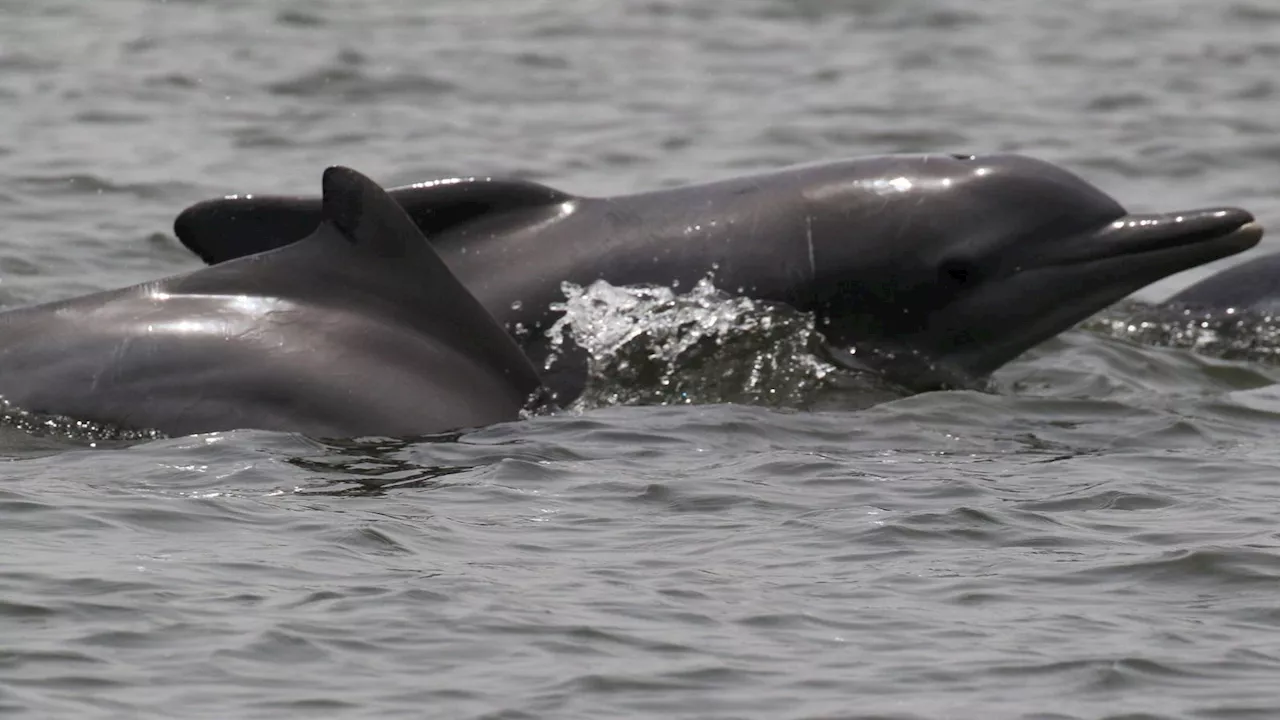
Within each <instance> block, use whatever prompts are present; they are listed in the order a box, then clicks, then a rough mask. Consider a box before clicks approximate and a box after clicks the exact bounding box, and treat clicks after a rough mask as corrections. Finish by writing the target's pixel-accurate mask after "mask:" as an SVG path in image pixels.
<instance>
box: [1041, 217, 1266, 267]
mask: <svg viewBox="0 0 1280 720" xmlns="http://www.w3.org/2000/svg"><path fill="white" fill-rule="evenodd" d="M1262 232H1263V228H1262V225H1261V224H1260V223H1259V222H1258V221H1257V220H1255V219H1254V217H1253V216H1252V215H1250V214H1249V213H1247V212H1245V211H1244V210H1237V209H1221V210H1210V211H1195V212H1189V213H1169V214H1162V215H1149V216H1144V215H1127V216H1125V217H1123V218H1120V219H1118V220H1116V221H1115V222H1113V223H1111V224H1110V225H1108V226H1106V227H1105V228H1102V229H1101V230H1098V231H1097V232H1095V233H1094V234H1093V235H1092V236H1091V237H1089V238H1088V239H1087V240H1086V241H1085V242H1084V243H1083V247H1080V246H1078V245H1077V246H1075V247H1076V249H1075V251H1067V252H1064V253H1061V254H1057V253H1055V254H1052V255H1047V256H1041V257H1040V258H1036V260H1037V261H1036V262H1034V263H1029V264H1028V266H1026V267H1025V269H1027V270H1031V269H1035V268H1040V267H1068V266H1072V265H1081V264H1087V263H1095V262H1099V261H1102V262H1105V261H1107V260H1118V259H1121V258H1128V257H1132V256H1141V255H1147V254H1154V253H1159V252H1161V251H1168V250H1175V249H1179V248H1188V247H1190V246H1196V245H1203V246H1205V248H1206V249H1209V248H1214V249H1221V250H1223V251H1227V252H1226V254H1232V252H1230V251H1231V250H1234V252H1239V251H1241V250H1246V249H1248V248H1250V247H1253V246H1254V245H1256V244H1257V243H1258V240H1260V239H1261V238H1262Z"/></svg>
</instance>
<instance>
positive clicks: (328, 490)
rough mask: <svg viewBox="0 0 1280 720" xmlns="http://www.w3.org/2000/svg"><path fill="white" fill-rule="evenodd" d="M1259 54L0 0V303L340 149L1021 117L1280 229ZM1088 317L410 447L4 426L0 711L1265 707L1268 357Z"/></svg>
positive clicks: (759, 714) (889, 136) (160, 253)
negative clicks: (888, 394)
mask: <svg viewBox="0 0 1280 720" xmlns="http://www.w3.org/2000/svg"><path fill="white" fill-rule="evenodd" d="M1277 70H1280V11H1278V10H1276V9H1275V8H1274V7H1273V6H1272V5H1271V4H1269V3H1267V2H1263V1H1262V0H1254V1H1253V2H1226V1H1224V2H1205V1H1193V0H1129V2H1125V3H1116V2H1110V1H1107V2H1103V1H1102V0H1079V1H1077V2H1071V3H1044V2H1042V3H1029V2H1022V1H1018V2H1015V1H1014V0H989V1H988V2H984V3H974V2H961V1H960V0H956V1H954V2H944V1H942V0H910V1H906V2H902V1H899V2H891V1H890V0H741V1H739V2H732V3H728V2H712V1H711V0H680V1H676V0H665V1H664V0H655V1H653V2H620V1H618V2H606V1H604V0H554V1H552V0H545V1H537V0H521V1H519V2H517V1H516V0H466V1H464V0H433V1H432V2H429V3H428V2H418V1H410V0H383V1H382V2H377V3H374V2H336V1H330V0H319V1H318V0H308V2H305V3H303V2H276V3H260V2H259V3H251V2H247V1H237V0H225V1H222V2H201V1H199V0H183V1H179V0H170V1H169V2H154V1H147V0H95V1H94V2H92V3H89V2H73V1H72V0H0V108H3V109H2V110H0V219H3V227H4V234H3V238H0V302H2V303H3V304H6V305H14V304H18V303H27V302H36V301H45V300H53V299H57V298H62V297H67V296H70V295H73V294H77V293H82V292H87V291H91V290H98V289H104V288H112V287H118V286H121V285H124V284H128V283H132V282H137V281H141V280H145V279H150V278H154V277H158V276H161V275H164V274H169V273H174V272H180V271H185V270H189V269H193V268H195V267H198V262H197V261H196V260H195V258H193V257H191V256H189V255H188V254H187V253H186V252H185V251H184V250H183V249H182V248H181V247H180V246H179V245H178V244H177V243H176V241H175V240H174V239H173V238H172V236H171V230H170V226H171V223H172V219H173V216H174V215H175V214H176V213H177V211H178V210H180V209H181V208H182V207H184V206H185V205H186V204H188V203H190V202H194V201H196V200H200V199H204V198H207V197H211V196H217V195H221V194H226V193H233V192H259V193H266V192H297V193H315V192H318V190H319V178H320V172H321V171H322V170H323V168H324V167H325V166H327V165H331V164H339V163H340V164H347V165H350V166H352V167H355V168H357V169H359V170H361V171H363V172H365V173H367V174H369V175H370V176H372V177H374V178H375V179H377V180H379V181H380V182H383V183H384V184H388V185H390V184H399V183H406V182H412V181H417V180H423V179H429V178H433V177H437V176H442V175H454V174H461V175H477V174H488V173H493V174H502V175H516V176H521V177H528V178H533V179H536V180H539V181H541V182H545V183H548V184H551V185H554V186H556V187H559V188H562V189H564V190H566V191H569V192H579V193H585V194H596V195H602V194H610V193H620V192H628V191H639V190H645V189H651V188H654V187H659V186H663V185H669V184H674V183H679V182H689V181H697V180H711V179H716V178H721V177H726V176H730V175H734V174H739V173H745V172H752V171H758V170H764V169H769V168H774V167H777V166H779V165H782V164H788V163H795V162H808V161H815V160H822V159H826V158H834V157H845V156H853V155H861V154H871V153H881V152H896V151H925V150H927V151H940V152H990V151H998V150H1014V151H1019V152H1024V153H1027V154H1031V155H1035V156H1038V157H1042V158H1045V159H1047V160H1051V161H1054V162H1058V163H1060V164H1062V165H1064V166H1066V167H1068V168H1069V169H1071V170H1073V171H1075V172H1077V173H1079V174H1081V175H1082V176H1083V177H1085V178H1087V179H1088V180H1090V181H1091V182H1093V183H1095V184H1097V185H1098V186H1099V187H1101V188H1103V189H1104V190H1106V191H1108V192H1109V193H1111V194H1113V195H1114V196H1116V197H1117V198H1119V199H1120V200H1121V201H1122V202H1123V203H1124V204H1125V205H1126V206H1127V207H1129V208H1130V209H1131V210H1134V211H1143V210H1174V209H1184V208H1195V207H1203V206H1211V205H1224V204H1228V205H1239V206H1243V207H1245V208H1247V209H1249V210H1251V211H1253V212H1254V213H1255V214H1256V215H1257V216H1258V217H1259V218H1260V219H1261V220H1262V222H1263V223H1264V224H1268V225H1274V226H1276V227H1280V99H1278V98H1280V74H1278V73H1277ZM1276 242H1277V241H1276V240H1274V239H1273V238H1272V237H1268V238H1266V239H1264V241H1263V245H1264V249H1270V248H1272V247H1275V244H1276ZM1255 252H1258V251H1255ZM1228 262H1229V261H1228ZM1223 265H1224V263H1219V264H1218V265H1217V266H1218V267H1221V266H1223ZM1212 269H1213V268H1200V269H1197V270H1194V271H1191V272H1188V273H1185V274H1183V275H1181V276H1178V277H1175V278H1171V279H1169V280H1167V281H1165V282H1162V283H1160V284H1158V285H1157V286H1154V287H1152V288H1149V289H1148V290H1146V291H1144V292H1143V293H1140V296H1139V297H1140V299H1146V300H1153V299H1159V298H1161V297H1163V296H1165V295H1167V294H1169V292H1171V291H1173V290H1176V289H1178V288H1180V287H1183V286H1185V285H1187V284H1189V283H1190V282H1192V281H1193V280H1194V279H1196V278H1198V277H1201V276H1203V275H1205V274H1207V273H1208V272H1210V271H1211V270H1212ZM724 309H725V308H724V307H720V308H719V310H724ZM708 311H709V312H716V311H717V310H716V309H715V308H712V309H710V310H708ZM756 319H757V320H758V319H759V317H757V318H756ZM791 320H792V319H789V318H779V319H778V322H780V323H783V324H786V323H788V322H791ZM771 327H772V326H771ZM1091 327H1093V330H1076V331H1072V332H1070V333H1067V334H1065V335H1063V336H1061V337H1059V338H1057V339H1055V340H1053V341H1051V342H1048V343H1046V344H1045V345H1043V346H1042V347H1040V348H1037V349H1035V350H1034V351H1032V352H1030V353H1028V354H1027V356H1026V357H1024V358H1022V359H1020V360H1019V361H1017V362H1015V363H1013V364H1012V365H1010V366H1009V367H1007V368H1006V369H1004V370H1003V371H1001V372H1000V373H999V374H998V376H997V377H996V379H995V383H994V387H993V390H994V391H993V392H990V393H979V392H948V393H932V394H927V395H920V396H916V397H910V398H905V399H899V400H894V401H891V402H888V403H885V404H881V405H877V406H875V407H872V408H869V409H859V408H856V407H854V406H852V405H846V404H844V400H843V399H842V396H840V395H839V394H838V393H829V394H825V395H824V394H823V393H822V392H821V391H818V397H817V399H816V400H815V399H814V398H813V397H812V396H806V398H807V399H806V400H805V402H803V403H800V402H790V401H789V400H788V399H787V398H783V399H782V400H781V401H778V399H777V398H773V397H770V396H769V394H768V390H769V388H771V387H774V388H777V387H782V385H785V384H786V383H791V384H790V385H786V387H787V388H788V392H791V391H793V390H794V391H796V392H800V391H802V390H803V391H804V392H806V393H808V392H810V391H811V390H812V388H811V387H810V385H811V383H809V382H808V381H809V380H810V379H813V378H816V377H817V376H816V375H815V374H813V373H819V372H820V370H815V367H816V366H813V365H811V364H809V360H811V359H804V358H793V360H794V362H795V363H798V364H793V365H787V359H786V358H785V357H777V356H770V355H768V349H767V348H762V349H758V351H750V350H748V351H747V352H745V353H743V355H745V358H744V357H739V356H735V357H733V358H726V359H725V360H724V362H725V363H726V370H725V372H729V371H733V372H742V373H744V374H742V377H743V378H746V379H744V381H743V382H744V385H746V386H748V387H746V388H745V390H746V391H745V392H742V393H735V392H731V391H727V390H725V389H724V388H721V387H709V386H706V385H705V384H703V385H699V384H698V383H697V382H694V381H689V382H686V383H685V384H684V385H681V386H680V387H678V388H675V389H671V388H668V387H667V386H662V387H661V388H649V389H648V391H646V392H639V393H635V392H632V390H634V388H630V389H629V388H625V387H621V386H618V387H610V386H609V385H608V379H609V378H604V379H603V380H604V382H605V387H604V388H603V391H602V392H601V393H600V394H598V395H595V396H593V397H595V398H596V402H595V403H594V404H592V405H588V406H587V407H586V408H584V409H580V410H579V411H576V412H570V413H565V414H561V415H558V416H553V417H538V418H533V419H530V420H527V421H524V422H518V423H510V424H506V425H500V426H496V427H492V428H487V429H484V430H480V431H477V432H471V433H466V434H464V435H462V436H460V437H446V438H438V439H435V440H434V441H427V442H420V443H412V444H394V443H381V444H378V443H354V442H353V443H344V444H321V443H318V442H315V441H312V440H309V439H306V438H302V437H297V436H291V435H282V434H269V433H258V432H233V433H222V434H215V435H207V436H196V437H188V438H173V439H158V440H152V441H146V442H140V443H104V442H101V441H98V442H97V443H96V444H93V445H91V444H90V440H89V439H85V438H60V437H56V436H47V435H46V436H33V435H29V434H27V433H24V432H21V431H19V430H17V429H13V428H4V429H0V454H3V456H4V457H5V458H7V459H8V461H7V462H5V463H4V464H3V465H0V467H3V469H4V473H3V475H4V478H3V482H0V547H3V548H4V551H3V555H2V556H0V557H2V558H3V560H2V561H0V713H5V714H12V715H15V716H25V717H39V718H62V717H66V718H316V717H332V718H339V717H340V718H401V717H403V718H421V717H433V718H435V717H439V718H606V717H608V718H762V719H763V718H770V719H772V718H834V717H840V718H930V719H933V718H1038V719H1040V720H1048V719H1050V718H1052V719H1055V720H1059V719H1065V718H1104V717H1105V718H1130V719H1136V718H1224V719H1225V718H1232V719H1239V718H1274V717H1280V547H1278V546H1280V542H1278V540H1277V531H1276V525H1277V523H1276V517H1277V511H1276V507H1277V501H1278V500H1280V449H1278V444H1280V443H1277V439H1280V386H1277V385H1273V384H1272V383H1273V382H1274V381H1275V380H1277V379H1280V368H1276V367H1275V366H1273V365H1270V364H1267V363H1265V362H1255V363H1250V362H1248V359H1240V358H1218V357H1213V356H1211V355H1205V354H1195V353H1193V352H1192V351H1190V350H1188V349H1187V348H1185V347H1159V346H1153V345H1148V344H1143V343H1139V342H1133V341H1131V340H1129V339H1127V338H1126V337H1114V336H1113V335H1112V334H1111V333H1108V332H1098V331H1097V330H1100V329H1101V330H1105V329H1106V328H1107V327H1109V326H1107V325H1106V323H1105V322H1102V323H1098V324H1095V325H1094V326H1091ZM769 332H772V330H769V331H765V330H761V331H760V333H761V334H760V335H759V336H758V338H773V337H774V336H772V335H769ZM804 332H805V331H804V329H803V328H802V327H799V326H797V327H796V328H795V329H791V330H787V331H786V332H784V333H783V338H782V340H777V342H774V341H772V340H771V341H770V342H769V343H762V344H765V345H768V347H770V348H776V347H777V343H782V345H786V342H791V341H799V340H801V339H803V334H804ZM1118 334H1120V335H1125V333H1123V332H1120V333H1118ZM788 347H789V346H788ZM752 352H756V354H755V355H752ZM728 366H732V367H728ZM744 368H745V370H744ZM760 368H764V370H760ZM757 371H759V372H757ZM753 372H754V373H755V374H752V373H753ZM761 373H763V374H761ZM806 373H810V374H808V375H806ZM753 378H754V379H753ZM778 378H789V379H786V380H785V382H784V380H779V379H778ZM797 378H798V380H797ZM792 380H795V382H794V383H792ZM752 383H755V384H752ZM666 390H671V392H669V393H668V392H666ZM733 400H740V401H743V402H726V401H733ZM655 402H666V403H668V404H667V405H666V406H655V405H654V404H653V403H655ZM645 403H648V404H647V405H645ZM800 405H803V406H804V407H816V408H818V409H816V410H809V411H801V410H798V409H796V408H797V407H798V406H800Z"/></svg>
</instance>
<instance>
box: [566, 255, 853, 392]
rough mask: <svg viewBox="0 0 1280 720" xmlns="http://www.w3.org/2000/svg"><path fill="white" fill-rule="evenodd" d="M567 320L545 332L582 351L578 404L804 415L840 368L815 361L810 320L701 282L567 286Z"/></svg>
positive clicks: (810, 317) (776, 306)
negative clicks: (725, 405)
mask: <svg viewBox="0 0 1280 720" xmlns="http://www.w3.org/2000/svg"><path fill="white" fill-rule="evenodd" d="M561 289H562V291H563V292H564V294H565V298H566V299H565V301H564V302H563V303H557V304H556V305H555V306H554V309H556V310H562V311H564V313H565V314H564V316H563V317H562V318H561V319H560V320H558V321H557V322H556V323H555V325H553V326H552V327H551V328H550V329H549V330H548V331H547V337H548V338H549V340H550V342H551V344H552V347H553V351H559V350H561V349H563V348H564V343H565V341H566V340H569V341H572V342H573V343H574V344H576V345H577V346H579V347H581V348H583V349H585V350H586V352H587V354H588V356H589V365H590V379H589V381H588V386H587V391H586V392H585V393H584V395H583V397H582V399H581V400H579V402H578V403H577V404H578V405H579V406H581V407H583V408H590V407H599V406H604V405H640V404H646V405H647V404H659V405H681V404H694V403H719V402H737V403H750V404H757V405H767V406H774V407H779V406H781V407H801V406H804V405H806V404H808V402H809V401H810V400H811V399H812V396H813V394H814V393H816V392H818V391H820V390H821V389H823V388H824V387H827V386H828V384H829V381H831V380H833V378H834V374H835V371H836V368H835V367H834V366H832V365H830V364H828V363H826V362H824V361H822V360H819V359H818V358H817V357H815V356H814V354H813V352H812V350H813V348H814V347H815V345H816V344H817V343H818V342H820V340H819V337H818V334H817V332H816V331H815V329H814V324H813V316H812V315H811V314H808V313H801V312H798V311H796V310H792V309H790V308H788V307H785V306H780V305H775V304H771V303H765V302H761V301H757V300H752V299H750V298H744V297H735V296H730V295H728V294H727V293H724V292H722V291H720V290H718V289H717V288H716V287H715V286H714V284H713V283H712V282H711V280H710V279H703V280H701V281H699V282H698V283H697V284H696V285H694V286H693V287H692V288H691V289H689V290H688V291H687V292H684V293H679V294H677V292H676V290H675V289H672V288H669V287H652V286H649V287H615V286H613V285H611V284H609V283H607V282H605V281H597V282H595V283H593V284H591V285H590V286H588V287H586V288H583V287H581V286H579V285H575V284H573V283H563V284H562V285H561Z"/></svg>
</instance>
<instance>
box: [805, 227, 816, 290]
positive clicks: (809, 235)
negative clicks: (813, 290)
mask: <svg viewBox="0 0 1280 720" xmlns="http://www.w3.org/2000/svg"><path fill="white" fill-rule="evenodd" d="M804 239H805V241H806V242H807V243H808V244H809V280H810V281H813V280H814V279H816V278H817V277H818V270H817V268H816V267H814V264H813V216H812V215H805V216H804Z"/></svg>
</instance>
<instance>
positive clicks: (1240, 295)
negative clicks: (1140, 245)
mask: <svg viewBox="0 0 1280 720" xmlns="http://www.w3.org/2000/svg"><path fill="white" fill-rule="evenodd" d="M1161 305H1162V306H1163V307H1171V308H1188V309H1196V310H1211V311H1212V310H1238V311H1241V312H1253V313H1258V314H1260V315H1280V253H1271V254H1269V255H1263V256H1261V257H1257V258H1254V259H1252V260H1249V261H1247V262H1243V263H1240V264H1239V265H1234V266H1232V267H1229V268H1227V269H1226V270H1223V271H1221V272H1218V273H1215V274H1213V275H1210V276H1209V277H1207V278H1205V279H1204V280H1201V281H1200V282H1197V283H1195V284H1194V285H1191V286H1190V287H1188V288H1186V289H1184V290H1182V291H1181V292H1178V293H1177V294H1175V295H1174V296H1173V297H1171V298H1169V299H1168V300H1166V301H1165V302H1163V303H1161Z"/></svg>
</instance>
